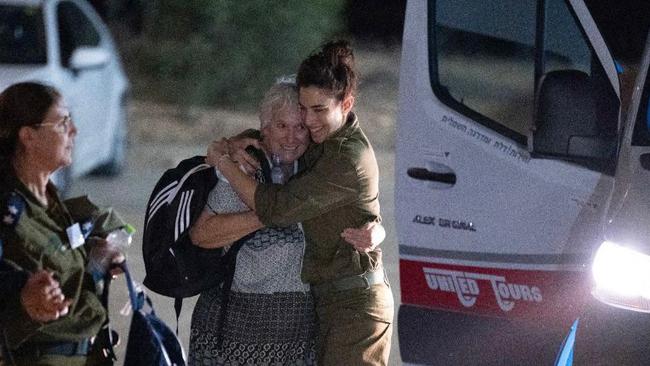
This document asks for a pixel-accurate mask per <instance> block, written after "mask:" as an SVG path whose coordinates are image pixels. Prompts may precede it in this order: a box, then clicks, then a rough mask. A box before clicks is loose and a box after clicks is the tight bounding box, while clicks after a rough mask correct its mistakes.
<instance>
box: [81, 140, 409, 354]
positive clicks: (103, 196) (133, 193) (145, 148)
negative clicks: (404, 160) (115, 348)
mask: <svg viewBox="0 0 650 366" xmlns="http://www.w3.org/2000/svg"><path fill="white" fill-rule="evenodd" d="M204 150H205V149H204V146H201V145H198V146H194V145H191V144H189V143H186V144H177V145H169V144H161V143H147V142H144V143H140V144H138V145H135V144H131V146H130V148H129V150H128V161H129V164H128V167H127V169H126V171H125V172H124V173H123V174H122V175H121V176H119V177H116V178H111V179H107V178H98V177H86V178H82V179H79V180H77V181H76V182H75V183H74V185H73V187H72V190H71V195H80V194H89V195H90V196H91V198H92V199H93V200H94V201H95V202H97V203H101V204H110V205H112V206H113V207H115V208H116V209H117V210H118V211H119V212H120V213H121V214H122V215H123V216H124V218H125V219H126V220H127V221H128V222H130V223H132V224H133V225H134V226H135V227H136V229H137V230H138V231H137V233H136V236H135V240H134V244H133V246H132V247H131V250H130V252H129V257H128V261H129V264H130V267H131V270H132V273H133V275H134V277H135V279H138V280H140V281H141V280H142V279H143V278H144V264H143V261H142V255H141V247H140V243H141V238H142V237H141V234H142V226H143V221H144V212H145V206H146V204H147V200H148V198H149V194H150V192H151V189H152V188H153V186H154V185H155V183H156V180H157V179H158V178H159V176H160V174H161V173H162V172H163V171H164V170H165V169H167V168H169V167H172V166H174V165H175V164H176V163H177V162H178V161H179V160H180V159H182V158H185V157H190V156H193V155H196V154H203V153H204ZM377 160H378V162H379V165H380V171H381V180H380V182H381V185H380V190H381V198H380V202H381V205H382V216H383V218H384V224H385V226H386V230H387V233H388V237H387V238H386V241H385V242H384V244H383V245H382V247H383V249H384V252H385V258H386V263H385V264H386V268H387V271H388V276H389V279H390V281H391V283H392V284H393V286H394V295H395V302H396V304H397V303H398V302H399V281H398V268H397V264H398V259H397V242H396V238H395V228H394V220H393V206H394V203H393V189H394V179H393V175H394V167H393V164H394V156H393V152H392V151H391V150H387V151H381V150H380V151H377ZM111 290H112V293H111V309H110V311H111V319H112V322H113V323H114V325H115V327H116V329H117V330H118V331H119V333H120V334H121V335H122V337H123V346H122V347H121V348H120V349H119V351H120V353H119V354H120V356H122V355H123V352H124V348H125V347H124V345H125V344H126V343H125V341H126V336H127V334H128V326H129V325H128V322H129V319H130V317H125V316H122V315H120V313H119V312H120V310H121V309H122V308H123V307H124V306H125V304H126V301H127V297H128V295H127V290H126V286H125V283H124V281H123V279H122V278H119V279H118V280H117V281H116V283H115V284H114V285H113V286H112V289H111ZM148 293H149V294H150V295H151V297H152V298H153V301H154V306H155V309H156V311H157V314H158V315H159V316H160V317H161V318H162V319H163V320H164V321H165V322H166V323H167V324H168V325H169V326H170V327H172V329H173V328H174V327H175V325H176V324H175V323H176V321H175V316H174V309H173V301H172V300H171V299H169V298H166V297H162V296H158V295H156V294H153V293H151V292H148ZM195 301H196V298H191V299H188V300H187V301H185V302H184V308H183V312H182V315H181V318H180V323H179V333H180V337H181V340H182V342H183V345H184V347H185V348H186V349H187V345H188V343H189V328H190V319H191V313H192V308H193V306H194V303H195ZM390 365H401V361H400V358H399V351H398V345H397V332H396V330H395V331H394V333H393V348H392V351H391V359H390Z"/></svg>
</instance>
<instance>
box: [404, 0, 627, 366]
mask: <svg viewBox="0 0 650 366" xmlns="http://www.w3.org/2000/svg"><path fill="white" fill-rule="evenodd" d="M399 94H400V97H399V112H398V113H399V114H398V127H397V143H396V151H397V157H396V169H395V172H396V173H395V174H396V190H395V201H396V219H397V228H398V240H399V252H400V284H401V293H402V306H401V307H400V310H399V318H398V330H399V340H400V350H401V355H402V359H403V361H404V362H405V364H418V365H427V364H441V365H442V364H445V365H446V364H453V365H461V364H468V365H476V364H480V365H485V364H513V365H515V364H521V365H524V364H525V365H529V364H536V365H537V364H552V363H553V361H554V360H555V356H556V354H557V351H558V348H559V345H560V344H561V342H562V339H563V337H564V335H565V334H566V332H567V330H568V329H569V327H570V326H571V324H572V323H573V321H574V320H575V319H576V318H577V317H578V316H580V315H581V314H584V312H583V311H584V309H585V307H586V305H587V303H589V302H590V301H593V298H592V297H591V295H590V291H591V276H590V272H589V268H590V263H591V260H592V257H593V255H594V253H595V251H596V249H597V248H598V246H599V245H600V244H601V243H602V239H603V226H604V221H605V217H606V208H607V204H606V203H607V200H608V198H609V197H610V194H611V192H612V188H613V184H614V175H615V172H616V169H617V162H618V155H619V148H620V140H621V136H622V126H621V124H620V122H619V115H620V90H619V79H618V74H617V68H616V65H615V63H614V61H613V59H612V57H611V55H610V53H609V51H608V49H607V47H606V45H605V42H604V40H603V38H602V37H601V35H600V33H599V32H598V29H597V27H596V25H595V23H594V21H593V19H592V18H591V15H590V14H589V11H588V9H587V7H586V6H585V4H584V3H583V1H582V0H569V1H565V0H539V1H520V0H499V1H486V0H429V1H425V0H419V1H409V2H408V5H407V11H406V21H405V29H404V38H403V46H402V60H401V69H400V91H399ZM578 332H580V331H578Z"/></svg>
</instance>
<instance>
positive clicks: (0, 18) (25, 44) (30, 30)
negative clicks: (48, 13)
mask: <svg viewBox="0 0 650 366" xmlns="http://www.w3.org/2000/svg"><path fill="white" fill-rule="evenodd" d="M45 45H46V44H45V25H44V21H43V12H42V11H41V9H40V8H38V7H30V6H10V5H1V6H0V63H3V64H44V63H45V62H46V61H47V57H46V54H47V53H46V46H45Z"/></svg>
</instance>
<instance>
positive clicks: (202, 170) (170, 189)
mask: <svg viewBox="0 0 650 366" xmlns="http://www.w3.org/2000/svg"><path fill="white" fill-rule="evenodd" d="M216 184H217V175H216V173H215V170H214V168H213V167H212V166H210V165H208V164H205V157H204V156H194V157H192V158H189V159H185V160H183V161H181V162H180V163H179V164H178V166H176V167H175V168H172V169H168V170H167V171H165V173H164V174H163V175H162V177H161V178H160V179H159V180H158V183H157V184H156V186H155V188H154V189H153V192H151V197H150V198H149V203H148V204H147V212H146V215H145V222H144V233H143V238H142V254H143V258H144V267H145V272H146V274H145V278H144V285H145V286H147V288H149V289H150V290H152V291H154V292H156V293H158V294H161V295H164V296H169V297H173V298H175V299H176V301H175V304H174V306H175V308H176V316H177V318H178V315H179V314H180V310H181V306H182V299H183V298H185V297H190V296H195V295H198V294H199V293H201V292H202V291H203V290H206V289H209V288H212V287H215V286H227V287H228V288H229V287H230V282H231V281H232V276H233V274H234V270H235V259H236V255H237V251H238V250H239V247H240V246H241V244H242V243H243V240H239V241H238V242H237V243H236V244H233V245H232V246H231V248H230V249H229V250H228V251H224V250H223V248H217V249H204V248H200V247H198V246H195V245H193V244H192V242H191V240H190V237H189V230H188V229H189V228H190V226H191V225H192V224H193V223H194V222H195V221H196V219H197V218H198V217H199V215H200V214H201V211H202V210H203V209H204V207H205V204H206V201H207V199H208V194H209V193H210V191H211V190H212V188H214V186H215V185H216Z"/></svg>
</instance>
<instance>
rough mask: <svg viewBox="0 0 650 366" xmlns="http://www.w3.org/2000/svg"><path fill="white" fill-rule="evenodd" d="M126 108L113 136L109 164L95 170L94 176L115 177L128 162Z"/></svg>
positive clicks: (121, 114)
mask: <svg viewBox="0 0 650 366" xmlns="http://www.w3.org/2000/svg"><path fill="white" fill-rule="evenodd" d="M126 143H127V141H126V106H124V105H123V106H122V110H121V111H120V120H119V121H118V126H117V128H116V129H115V133H114V134H113V146H112V148H111V157H110V158H109V160H108V161H107V162H105V163H104V164H102V165H100V166H99V167H97V168H95V170H93V171H92V173H91V174H92V175H100V176H106V177H114V176H117V175H119V174H120V173H122V171H123V170H124V165H125V162H126Z"/></svg>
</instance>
